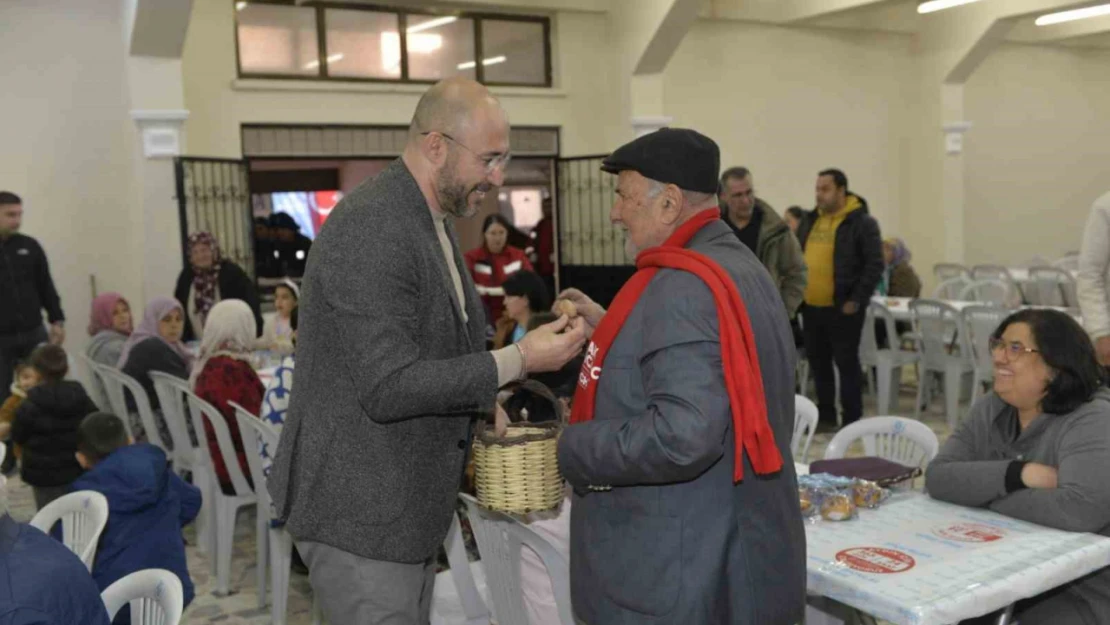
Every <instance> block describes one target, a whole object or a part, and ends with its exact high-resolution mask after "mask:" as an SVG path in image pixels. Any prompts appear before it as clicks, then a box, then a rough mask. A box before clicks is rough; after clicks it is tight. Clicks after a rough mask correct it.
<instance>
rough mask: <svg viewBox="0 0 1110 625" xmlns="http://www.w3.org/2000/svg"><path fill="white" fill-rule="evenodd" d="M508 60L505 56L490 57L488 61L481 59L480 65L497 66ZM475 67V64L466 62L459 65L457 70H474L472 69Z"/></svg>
mask: <svg viewBox="0 0 1110 625" xmlns="http://www.w3.org/2000/svg"><path fill="white" fill-rule="evenodd" d="M508 60H509V57H507V56H491V57H490V58H488V59H482V65H497V64H498V63H504V62H505V61H508ZM477 65H478V64H477V63H475V62H474V61H467V62H465V63H459V65H458V68H459V69H474V67H475V66H477Z"/></svg>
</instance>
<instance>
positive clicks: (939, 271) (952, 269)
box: [933, 263, 971, 282]
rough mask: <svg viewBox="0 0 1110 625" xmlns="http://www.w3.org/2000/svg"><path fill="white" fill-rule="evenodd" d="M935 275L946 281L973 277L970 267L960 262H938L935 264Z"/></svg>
mask: <svg viewBox="0 0 1110 625" xmlns="http://www.w3.org/2000/svg"><path fill="white" fill-rule="evenodd" d="M933 275H934V276H936V279H937V281H938V282H945V281H947V280H951V279H952V278H965V279H970V278H971V272H970V271H969V270H968V268H967V267H965V266H963V265H960V264H958V263H937V264H935V265H933Z"/></svg>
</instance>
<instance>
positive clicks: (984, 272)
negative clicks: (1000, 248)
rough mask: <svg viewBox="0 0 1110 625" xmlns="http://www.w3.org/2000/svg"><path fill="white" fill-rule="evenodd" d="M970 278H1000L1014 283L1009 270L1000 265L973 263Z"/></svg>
mask: <svg viewBox="0 0 1110 625" xmlns="http://www.w3.org/2000/svg"><path fill="white" fill-rule="evenodd" d="M971 279H972V280H1001V281H1002V282H1008V283H1010V284H1013V283H1014V276H1013V274H1011V273H1010V270H1009V269H1007V268H1006V267H1003V266H1002V265H975V266H974V267H972V268H971Z"/></svg>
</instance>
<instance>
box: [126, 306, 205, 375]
mask: <svg viewBox="0 0 1110 625" xmlns="http://www.w3.org/2000/svg"><path fill="white" fill-rule="evenodd" d="M175 310H180V311H181V314H182V315H184V314H185V311H184V310H183V309H182V308H181V302H179V301H177V300H176V299H174V298H172V297H156V298H154V299H152V300H150V301H149V302H147V305H146V310H145V311H143V321H142V323H140V324H139V327H137V328H135V331H134V332H132V333H131V336H130V337H129V338H128V339H127V342H126V343H124V344H123V349H122V350H120V355H119V364H117V365H116V366H117V367H118V368H120V369H122V368H123V367H124V365H126V364H127V357H128V356H130V355H131V350H132V349H133V348H134V347H135V346H136V345H138V344H139V343H142V342H143V341H145V340H147V339H149V338H157V339H158V340H160V341H162V342H163V343H165V344H166V345H168V346H169V347H170V348H171V349H173V350H174V351H175V352H177V353H178V354H179V355H180V356H181V358H183V359H184V360H185V366H186V368H188V367H189V366H190V365H191V364H192V361H193V355H192V354H190V353H189V350H187V349H185V344H184V343H182V342H181V341H174V342H172V343H171V342H169V341H167V340H166V339H164V338H162V335H161V334H159V333H158V322H159V321H161V320H162V318H163V317H165V316H166V315H168V314H170V313H171V312H173V311H175Z"/></svg>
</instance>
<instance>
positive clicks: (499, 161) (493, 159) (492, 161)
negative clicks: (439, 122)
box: [420, 130, 513, 176]
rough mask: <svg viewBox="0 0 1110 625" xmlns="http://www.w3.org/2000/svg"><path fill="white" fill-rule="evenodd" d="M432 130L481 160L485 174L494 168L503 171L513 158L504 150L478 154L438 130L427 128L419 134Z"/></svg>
mask: <svg viewBox="0 0 1110 625" xmlns="http://www.w3.org/2000/svg"><path fill="white" fill-rule="evenodd" d="M433 132H434V133H436V134H437V135H440V136H442V137H443V138H444V139H447V140H449V141H450V142H451V143H454V144H455V145H457V146H459V147H461V148H462V149H464V150H466V151H467V152H470V153H471V154H473V155H474V157H475V158H477V159H478V160H479V161H481V163H482V165H484V166H485V168H486V175H487V176H488V175H490V174H492V173H493V172H494V170H496V169H501V170H502V171H504V170H505V168H506V167H508V166H509V161H511V160H512V158H513V155H512V153H510V152H505V153H504V154H494V155H489V156H482V155H481V154H478V153H477V152H475V151H474V150H471V149H470V148H468V147H466V144H464V143H463V142H461V141H459V140H458V139H456V138H454V137H452V136H451V135H449V134H447V133H446V132H440V131H438V130H429V131H428V132H422V133H420V134H421V135H430V134H432V133H433Z"/></svg>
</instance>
